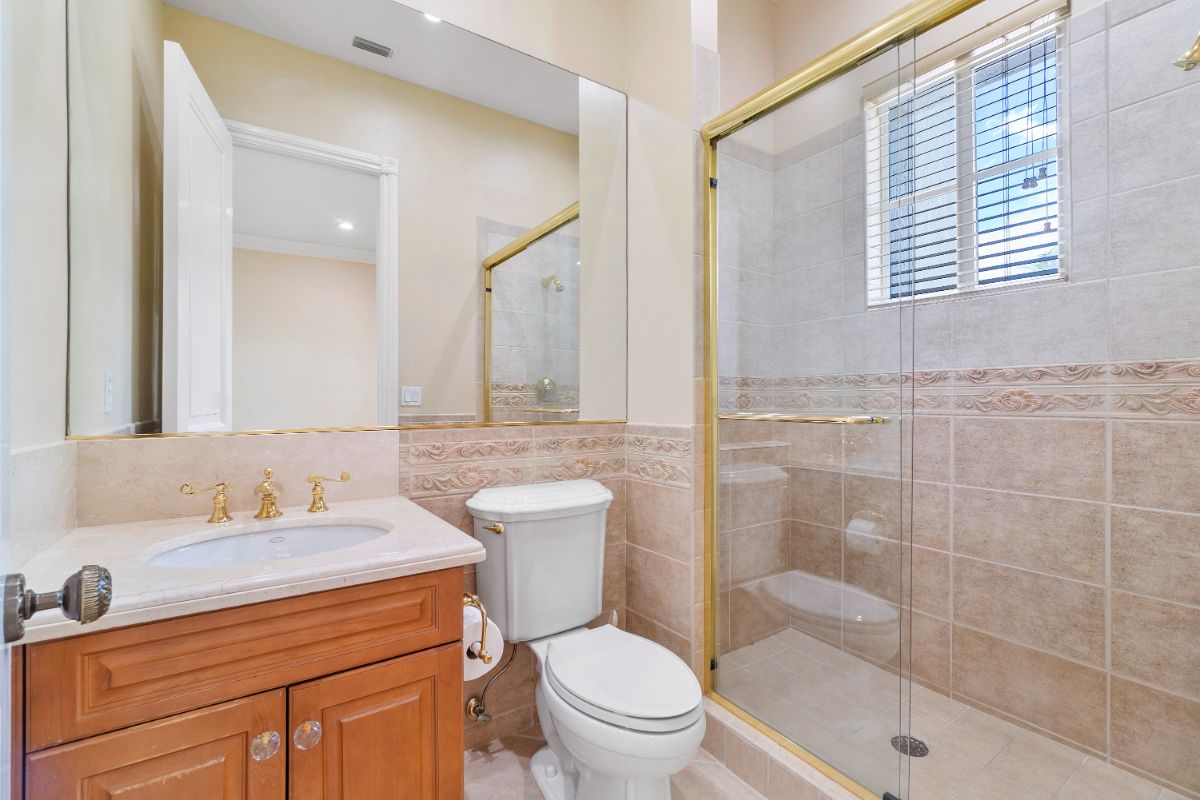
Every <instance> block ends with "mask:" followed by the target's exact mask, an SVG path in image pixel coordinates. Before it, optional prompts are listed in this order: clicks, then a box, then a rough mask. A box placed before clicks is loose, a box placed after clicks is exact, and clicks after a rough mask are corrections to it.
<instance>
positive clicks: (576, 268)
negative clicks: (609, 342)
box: [479, 203, 581, 422]
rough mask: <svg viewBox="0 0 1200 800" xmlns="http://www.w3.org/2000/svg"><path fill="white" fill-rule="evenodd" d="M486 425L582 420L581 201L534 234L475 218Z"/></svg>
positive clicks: (484, 419) (532, 231) (530, 231)
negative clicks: (480, 271)
mask: <svg viewBox="0 0 1200 800" xmlns="http://www.w3.org/2000/svg"><path fill="white" fill-rule="evenodd" d="M479 246H480V249H481V251H482V252H484V253H488V255H486V256H485V257H483V316H482V319H483V337H482V339H483V356H482V363H483V385H484V387H486V389H487V391H484V392H481V393H480V396H481V397H482V398H483V404H484V407H483V415H482V416H483V421H484V422H564V421H571V420H578V419H579V322H580V307H579V300H580V285H581V281H580V268H581V261H580V250H579V203H572V204H571V205H570V206H568V207H567V208H564V209H563V210H562V211H560V212H558V213H557V214H555V215H554V216H553V217H551V218H550V219H548V220H546V221H545V222H543V223H541V224H540V225H538V226H536V227H534V228H532V229H522V228H518V227H516V226H513V225H506V224H502V223H498V222H494V221H491V220H480V225H479Z"/></svg>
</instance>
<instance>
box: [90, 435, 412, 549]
mask: <svg viewBox="0 0 1200 800" xmlns="http://www.w3.org/2000/svg"><path fill="white" fill-rule="evenodd" d="M401 433H403V432H398V431H355V432H344V433H288V434H264V435H242V436H197V437H175V438H163V439H118V440H111V441H103V440H102V441H83V442H79V443H78V450H77V453H78V480H79V498H78V502H79V524H80V525H84V526H86V525H104V524H108V523H114V522H136V521H140V520H149V519H167V518H171V517H187V516H196V517H197V518H204V517H206V516H207V514H208V512H209V510H210V507H209V502H208V500H206V499H205V498H204V497H182V496H181V495H180V494H179V486H180V484H182V483H185V482H191V483H193V484H196V485H203V486H208V485H210V484H213V483H216V482H217V481H221V480H224V481H229V482H231V483H232V484H233V488H232V489H230V491H229V500H230V509H231V510H232V511H233V512H234V513H235V514H237V513H239V512H241V513H244V512H246V511H249V510H251V509H254V508H257V506H258V502H257V500H256V498H255V497H254V495H253V489H254V486H255V484H256V483H257V482H258V481H259V480H261V479H262V478H261V476H262V470H263V468H264V467H272V468H274V470H275V476H276V478H278V480H279V483H280V484H281V485H282V486H283V487H284V492H285V494H284V495H283V498H282V504H283V505H285V506H290V505H298V504H300V503H306V502H307V500H308V498H307V495H306V485H305V483H304V479H305V477H306V476H308V475H311V474H312V473H314V472H320V473H324V474H327V475H328V474H335V475H336V474H337V473H338V472H339V471H340V470H343V469H345V470H348V471H349V472H350V475H351V479H350V482H349V483H347V484H345V485H339V486H336V487H333V486H331V487H328V490H327V499H328V501H329V503H330V505H334V504H336V503H337V501H338V500H361V499H365V498H371V497H387V496H390V495H395V494H396V493H397V492H398V491H399V489H400V464H399V442H400V435H401Z"/></svg>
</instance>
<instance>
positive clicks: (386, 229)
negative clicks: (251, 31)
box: [225, 119, 400, 426]
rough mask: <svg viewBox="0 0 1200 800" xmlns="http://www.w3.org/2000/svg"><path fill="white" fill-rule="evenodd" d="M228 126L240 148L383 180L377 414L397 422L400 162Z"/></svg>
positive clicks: (266, 246)
mask: <svg viewBox="0 0 1200 800" xmlns="http://www.w3.org/2000/svg"><path fill="white" fill-rule="evenodd" d="M225 127H226V128H227V129H228V130H229V135H230V136H231V137H233V147H234V150H235V152H236V150H237V148H239V147H241V148H245V149H247V150H258V151H260V152H264V153H273V154H275V155H282V156H288V157H289V158H297V159H300V160H302V161H307V162H309V163H313V164H323V165H325V166H330V167H337V168H339V169H348V170H352V171H354V172H360V173H362V174H364V175H370V176H372V177H375V178H377V179H378V183H379V219H378V221H377V223H376V228H375V230H376V235H375V259H374V263H375V314H376V325H375V331H376V358H377V367H376V377H377V379H376V385H377V387H378V388H377V392H376V398H377V400H376V412H375V413H376V419H377V422H378V424H379V425H384V426H390V425H395V424H396V422H397V420H398V419H399V416H398V415H399V413H400V388H399V380H400V379H399V374H400V356H399V352H400V334H399V330H400V289H399V286H400V255H399V249H400V210H399V209H400V161H399V160H398V159H395V158H392V157H391V156H383V155H377V154H375V153H367V152H364V151H362V150H353V149H351V148H349V147H342V146H340V145H336V144H330V143H329V142H322V141H319V140H317V139H307V138H305V137H303V136H296V135H294V134H290V133H284V132H283V131H278V130H274V129H272V128H264V127H261V126H259V125H251V124H250V123H247V122H239V121H237V120H232V119H226V120H225ZM234 213H235V214H236V213H237V209H234ZM239 241H242V242H243V243H246V244H249V243H250V241H249V240H247V239H243V238H242V237H238V236H235V237H234V246H235V247H236V246H237V244H238V242H239ZM269 242H270V240H263V239H260V238H257V237H256V238H254V241H253V244H254V245H255V247H254V249H260V250H270V249H271V245H270V243H269ZM314 254H315V253H314ZM339 257H340V256H339ZM349 260H359V259H357V258H351V259H349Z"/></svg>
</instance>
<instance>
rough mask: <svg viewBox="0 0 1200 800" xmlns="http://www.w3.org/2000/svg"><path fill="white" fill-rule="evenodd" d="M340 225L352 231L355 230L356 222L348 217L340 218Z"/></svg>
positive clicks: (343, 228) (345, 229)
mask: <svg viewBox="0 0 1200 800" xmlns="http://www.w3.org/2000/svg"><path fill="white" fill-rule="evenodd" d="M338 227H339V228H341V229H342V230H344V231H352V230H354V223H353V222H351V221H350V220H348V219H339V220H338Z"/></svg>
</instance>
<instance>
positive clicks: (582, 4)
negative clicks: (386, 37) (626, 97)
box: [405, 0, 627, 91]
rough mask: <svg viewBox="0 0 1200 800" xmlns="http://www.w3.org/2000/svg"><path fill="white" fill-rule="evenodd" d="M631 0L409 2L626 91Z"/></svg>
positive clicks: (453, 0) (446, 0)
mask: <svg viewBox="0 0 1200 800" xmlns="http://www.w3.org/2000/svg"><path fill="white" fill-rule="evenodd" d="M626 2H627V0H570V2H566V3H564V2H562V0H500V2H497V1H496V0H409V2H407V3H405V5H407V6H410V7H411V8H415V9H418V10H420V11H425V12H428V13H430V14H433V15H435V16H437V17H441V18H442V19H444V20H446V21H447V22H451V23H453V24H455V25H458V26H459V27H462V28H466V29H467V30H469V31H472V32H474V33H477V34H479V35H480V36H486V37H488V38H489V39H494V40H495V41H497V42H500V43H501V44H506V45H508V46H509V47H513V48H515V49H517V50H520V51H521V52H523V53H529V54H530V55H532V56H536V57H538V58H540V59H542V60H543V61H548V62H550V63H551V64H555V65H557V66H560V67H562V68H564V69H569V70H570V71H571V72H574V73H576V74H577V75H582V76H583V77H585V78H588V79H590V80H593V81H596V82H597V83H602V84H604V85H605V86H611V87H612V88H614V89H619V90H622V91H624V89H625V52H626V50H625V5H626Z"/></svg>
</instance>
